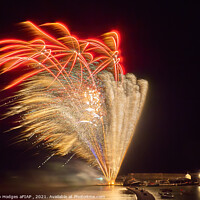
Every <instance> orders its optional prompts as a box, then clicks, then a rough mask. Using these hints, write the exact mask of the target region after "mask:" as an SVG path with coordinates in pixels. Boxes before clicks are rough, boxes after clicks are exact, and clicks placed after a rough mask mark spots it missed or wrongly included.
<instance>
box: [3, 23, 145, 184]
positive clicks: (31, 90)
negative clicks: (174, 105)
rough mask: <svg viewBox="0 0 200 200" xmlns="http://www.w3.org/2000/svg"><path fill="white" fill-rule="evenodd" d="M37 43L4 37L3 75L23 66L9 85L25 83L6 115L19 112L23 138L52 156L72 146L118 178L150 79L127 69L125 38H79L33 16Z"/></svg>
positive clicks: (111, 35)
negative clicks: (121, 53) (123, 50)
mask: <svg viewBox="0 0 200 200" xmlns="http://www.w3.org/2000/svg"><path fill="white" fill-rule="evenodd" d="M23 25H24V26H26V27H28V28H29V30H30V31H31V32H32V33H34V35H35V37H34V39H33V40H31V41H22V40H15V39H9V40H2V41H0V45H1V49H0V51H1V56H0V66H1V73H11V72H12V71H14V70H18V71H19V70H21V73H20V76H18V77H16V79H15V80H13V82H11V83H9V84H8V85H7V86H6V87H5V88H4V90H6V89H9V88H12V87H14V86H16V85H20V86H21V87H20V89H19V91H18V92H17V93H16V94H15V99H16V100H15V101H14V102H13V103H12V105H11V107H10V110H9V111H8V112H7V113H6V116H7V117H8V116H12V115H20V118H21V120H20V124H19V126H17V127H15V128H21V127H23V128H24V132H23V133H22V134H21V137H20V138H19V141H24V140H31V141H32V144H33V146H34V145H39V144H43V145H44V146H45V147H46V148H49V149H50V150H52V151H53V154H52V155H62V156H64V155H66V154H68V153H69V152H70V153H71V152H74V153H75V154H76V155H79V156H81V157H82V158H84V159H86V160H88V162H90V163H91V164H92V165H94V166H97V167H99V168H100V169H101V171H102V173H103V174H104V176H105V177H106V179H107V181H109V182H110V181H114V180H115V179H116V176H117V174H118V171H119V169H120V166H121V164H122V161H123V158H124V156H125V154H126V151H127V148H128V146H129V143H130V141H131V138H132V136H133V133H134V130H135V127H136V124H137V121H138V119H139V115H140V113H141V110H142V107H143V104H144V101H145V97H146V92H147V87H148V84H147V81H145V80H139V81H137V80H136V78H135V76H134V75H133V74H127V75H124V71H123V67H122V66H121V65H120V58H119V50H118V49H119V36H118V34H117V33H116V32H109V33H106V34H104V35H103V36H102V40H101V41H100V40H96V39H86V40H80V39H78V38H77V37H75V36H72V35H71V34H70V32H69V30H68V29H67V28H66V27H65V26H64V25H63V24H61V23H46V24H43V25H41V27H43V28H50V29H51V30H56V34H57V35H59V37H53V36H51V35H50V34H47V33H46V32H45V31H44V30H42V29H41V28H39V27H37V26H36V25H34V24H33V23H32V22H24V23H23Z"/></svg>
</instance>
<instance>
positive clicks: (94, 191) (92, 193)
mask: <svg viewBox="0 0 200 200" xmlns="http://www.w3.org/2000/svg"><path fill="white" fill-rule="evenodd" d="M62 194H65V195H67V196H68V197H69V196H70V195H71V196H72V197H73V199H99V200H101V199H104V200H105V199H109V200H112V199H113V200H136V199H137V198H136V195H135V194H131V193H130V192H128V191H127V190H126V188H125V187H120V186H90V187H76V188H68V189H67V191H65V192H64V191H63V193H62ZM76 197H77V198H76Z"/></svg>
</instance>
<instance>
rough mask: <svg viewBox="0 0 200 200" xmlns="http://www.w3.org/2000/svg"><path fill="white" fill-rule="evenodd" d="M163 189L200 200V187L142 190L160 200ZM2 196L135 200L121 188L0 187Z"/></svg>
mask: <svg viewBox="0 0 200 200" xmlns="http://www.w3.org/2000/svg"><path fill="white" fill-rule="evenodd" d="M163 188H171V189H172V193H173V195H174V198H173V199H175V200H200V186H173V187H145V188H144V189H145V190H147V191H149V192H150V193H151V194H153V195H154V197H155V199H156V200H160V199H161V197H160V195H159V194H158V192H159V191H160V189H163ZM2 189H3V190H2ZM2 191H3V193H2ZM2 194H7V195H10V194H12V195H18V197H20V195H21V194H27V195H32V198H31V199H60V200H61V199H63V200H64V199H73V200H80V199H87V200H96V199H97V200H137V197H136V195H135V194H131V193H130V192H129V191H127V190H126V188H125V187H122V186H74V187H72V186H66V187H59V186H57V187H48V186H43V187H42V186H41V185H40V186H38V187H26V188H25V187H5V188H2V187H0V195H2ZM7 199H8V198H7ZM18 199H20V198H18Z"/></svg>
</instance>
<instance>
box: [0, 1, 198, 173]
mask: <svg viewBox="0 0 200 200" xmlns="http://www.w3.org/2000/svg"><path fill="white" fill-rule="evenodd" d="M133 2H135V1H126V0H125V1H121V2H120V3H118V2H117V1H108V2H104V1H68V0H63V1H61V0H56V1H55V0H43V1H25V2H22V1H10V0H7V1H3V3H2V2H1V6H0V39H4V38H10V37H13V38H20V39H23V33H22V32H21V31H20V27H19V26H16V24H17V23H19V22H22V21H26V20H31V21H33V22H34V23H36V24H42V23H45V22H55V21H60V22H63V23H65V24H66V25H67V26H68V27H69V30H70V31H71V33H72V34H74V35H77V36H78V37H79V38H88V37H97V36H99V35H101V34H103V33H105V32H108V31H111V30H113V29H114V30H118V31H119V32H120V33H121V47H120V49H121V53H122V55H121V56H122V57H123V63H122V64H123V65H124V66H125V68H126V72H131V73H134V74H135V75H136V76H137V77H138V78H144V79H146V80H148V81H149V91H148V96H147V100H146V104H145V106H144V110H143V113H142V116H141V118H140V121H139V124H138V127H137V129H136V132H135V135H134V137H133V140H132V142H131V145H130V148H129V150H128V152H127V155H126V157H125V160H124V162H123V165H122V168H121V170H120V174H127V173H128V172H187V171H197V170H199V169H200V166H199V163H200V156H199V153H200V152H199V146H200V145H199V112H198V110H197V106H198V104H199V99H198V93H199V88H198V87H197V86H198V83H199V74H198V69H199V68H198V67H197V65H198V61H199V60H198V57H199V54H198V51H199V34H198V33H197V31H198V26H199V19H200V18H199V10H198V9H199V6H198V5H197V4H195V3H192V1H147V2H145V1H137V3H133ZM138 2H139V3H138ZM164 2H165V3H164ZM193 2H194V1H193ZM197 34H198V35H197ZM0 78H1V77H0ZM5 81H6V78H5V77H3V78H1V84H4V82H5ZM0 95H2V96H4V95H5V94H4V95H3V94H0ZM2 96H0V99H2ZM1 111H2V112H3V109H2V108H1ZM8 127H9V125H8V124H3V123H2V122H0V132H1V136H0V162H1V165H0V171H1V172H3V171H5V170H7V169H12V170H15V169H18V168H23V167H24V166H28V165H29V163H31V164H32V163H36V164H35V166H36V165H37V164H38V163H39V162H41V160H42V158H41V157H42V156H41V155H42V154H43V153H41V154H40V156H38V157H37V156H33V155H31V154H32V153H33V152H31V153H30V152H29V153H27V152H25V153H24V150H25V147H24V146H19V145H14V146H13V145H12V146H10V145H9V144H10V143H11V141H10V138H12V136H11V135H9V136H8V135H5V134H3V133H2V132H3V130H5V129H7V128H8ZM8 145H9V146H8ZM22 152H23V154H22ZM45 153H46V152H45Z"/></svg>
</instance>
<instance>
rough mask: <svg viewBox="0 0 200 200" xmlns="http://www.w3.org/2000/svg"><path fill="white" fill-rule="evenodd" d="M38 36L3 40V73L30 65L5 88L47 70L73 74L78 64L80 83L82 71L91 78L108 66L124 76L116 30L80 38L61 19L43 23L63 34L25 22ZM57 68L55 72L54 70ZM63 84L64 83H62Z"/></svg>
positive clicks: (0, 50)
mask: <svg viewBox="0 0 200 200" xmlns="http://www.w3.org/2000/svg"><path fill="white" fill-rule="evenodd" d="M22 24H23V25H24V26H26V27H27V28H28V29H29V30H30V31H31V32H32V33H33V34H34V35H35V36H36V37H35V38H34V39H33V40H31V41H23V40H17V39H6V40H1V41H0V46H1V48H0V52H1V55H0V67H1V73H6V72H9V71H11V70H14V69H17V68H20V69H25V68H26V69H28V72H27V70H26V72H25V73H23V74H22V75H20V76H19V77H18V78H16V79H15V80H14V81H13V82H11V83H10V84H9V85H7V86H6V87H5V88H4V89H9V88H11V87H13V86H15V85H17V84H19V83H21V82H22V81H24V80H26V79H27V78H29V77H31V76H33V75H36V74H38V73H40V72H43V71H47V72H48V73H50V74H51V75H52V76H53V77H54V81H55V80H57V81H59V79H58V77H59V76H60V75H61V76H62V77H63V78H65V77H70V76H71V72H72V71H73V69H74V67H75V66H77V65H78V66H79V67H80V71H81V74H80V80H78V81H80V84H81V83H82V81H83V71H87V74H88V79H91V80H92V81H93V82H94V80H93V76H95V75H96V74H98V73H99V72H101V71H102V70H104V69H106V70H107V71H110V72H112V73H113V74H114V77H115V80H116V81H118V80H120V79H121V77H122V75H123V74H124V69H123V67H122V65H121V64H120V58H119V34H118V33H117V32H116V31H112V32H108V33H106V34H104V35H102V41H100V40H97V39H86V40H81V39H78V38H77V37H76V36H72V35H71V34H70V32H69V30H68V28H67V27H66V26H65V25H63V24H62V23H45V24H42V25H40V27H46V28H50V30H54V31H56V33H58V34H59V35H61V37H54V36H51V35H50V34H48V33H46V32H45V31H44V30H42V29H41V28H40V27H38V26H36V25H35V24H33V23H32V22H30V21H26V22H23V23H22ZM53 70H54V71H55V70H56V74H55V73H53ZM63 87H64V86H63Z"/></svg>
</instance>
